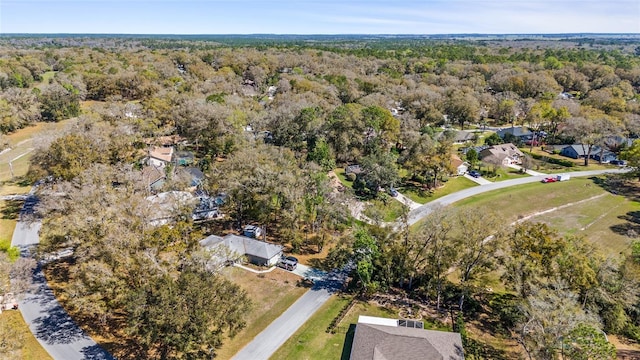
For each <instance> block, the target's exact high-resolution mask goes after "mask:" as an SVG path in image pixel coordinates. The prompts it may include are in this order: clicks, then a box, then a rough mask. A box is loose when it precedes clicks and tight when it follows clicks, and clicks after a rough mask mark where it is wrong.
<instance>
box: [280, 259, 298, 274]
mask: <svg viewBox="0 0 640 360" xmlns="http://www.w3.org/2000/svg"><path fill="white" fill-rule="evenodd" d="M278 266H279V267H281V268H283V269H286V270H289V271H293V270H295V269H296V267H298V259H297V258H295V257H293V256H282V257H281V258H280V261H278Z"/></svg>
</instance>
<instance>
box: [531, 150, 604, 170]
mask: <svg viewBox="0 0 640 360" xmlns="http://www.w3.org/2000/svg"><path fill="white" fill-rule="evenodd" d="M521 149H522V150H524V151H526V152H529V148H528V147H527V148H521ZM532 153H533V154H537V155H542V156H546V157H548V158H554V159H562V160H567V161H571V162H572V163H574V164H575V166H573V167H566V166H562V165H557V164H551V163H544V162H540V163H541V168H540V170H539V171H540V172H547V171H546V170H545V169H547V168H548V170H549V171H548V172H567V171H586V170H603V169H608V168H611V166H610V165H607V164H599V163H598V162H597V161H595V160H593V159H589V165H588V166H584V159H572V158H570V157H566V156H562V155H560V154H549V153H548V152H545V151H542V150H541V149H540V148H539V147H534V148H533V151H532ZM533 170H536V169H533ZM536 171H538V170H536Z"/></svg>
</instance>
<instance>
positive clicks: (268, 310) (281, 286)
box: [216, 267, 307, 359]
mask: <svg viewBox="0 0 640 360" xmlns="http://www.w3.org/2000/svg"><path fill="white" fill-rule="evenodd" d="M224 275H225V276H226V277H227V278H228V279H229V280H231V281H233V282H234V283H236V284H238V285H240V287H242V288H243V289H244V290H246V291H247V293H248V295H249V298H251V301H252V302H253V308H252V310H251V312H250V313H249V314H247V317H246V318H245V320H246V321H247V326H246V327H245V328H244V329H243V330H242V331H241V332H239V333H238V334H237V335H236V336H235V337H234V338H233V339H228V340H227V341H225V343H224V344H223V345H222V347H221V348H220V349H219V350H218V351H216V358H218V359H230V358H231V357H232V356H233V355H235V354H236V353H237V352H238V351H239V350H240V349H242V348H243V347H244V346H245V345H247V344H248V343H249V342H250V341H251V340H253V338H254V337H255V336H256V335H258V334H259V333H260V332H261V331H262V330H264V329H265V328H266V327H267V326H269V324H271V322H273V320H275V319H276V318H278V317H279V316H280V315H281V314H282V313H283V312H284V311H285V310H286V309H287V308H289V306H291V305H292V304H293V303H294V302H295V301H296V300H297V299H298V298H299V297H300V296H302V294H304V293H305V292H306V291H307V289H306V288H304V287H299V286H297V284H298V280H300V277H299V276H297V275H294V274H292V273H290V272H288V271H284V270H282V269H275V270H273V271H271V272H268V273H264V274H254V273H252V272H249V271H246V270H243V269H240V268H236V267H231V268H227V269H225V271H224Z"/></svg>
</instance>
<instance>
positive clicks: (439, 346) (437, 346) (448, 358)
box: [350, 315, 464, 360]
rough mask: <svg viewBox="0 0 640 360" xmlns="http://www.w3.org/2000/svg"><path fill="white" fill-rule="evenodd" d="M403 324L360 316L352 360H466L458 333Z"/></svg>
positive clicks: (352, 348)
mask: <svg viewBox="0 0 640 360" xmlns="http://www.w3.org/2000/svg"><path fill="white" fill-rule="evenodd" d="M401 323H402V320H395V319H384V318H378V317H371V316H362V315H361V316H360V317H359V318H358V324H357V325H356V331H355V334H354V337H353V345H352V346H351V356H350V359H351V360H389V359H403V360H425V359H429V360H432V359H433V360H463V359H464V349H463V347H462V338H461V337H460V334H459V333H452V332H445V331H434V330H424V329H422V328H415V327H407V326H402V324H401Z"/></svg>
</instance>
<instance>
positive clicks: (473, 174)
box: [469, 170, 480, 178]
mask: <svg viewBox="0 0 640 360" xmlns="http://www.w3.org/2000/svg"><path fill="white" fill-rule="evenodd" d="M469 175H470V176H473V177H474V178H479V177H480V173H479V172H478V171H476V170H471V171H469Z"/></svg>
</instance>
